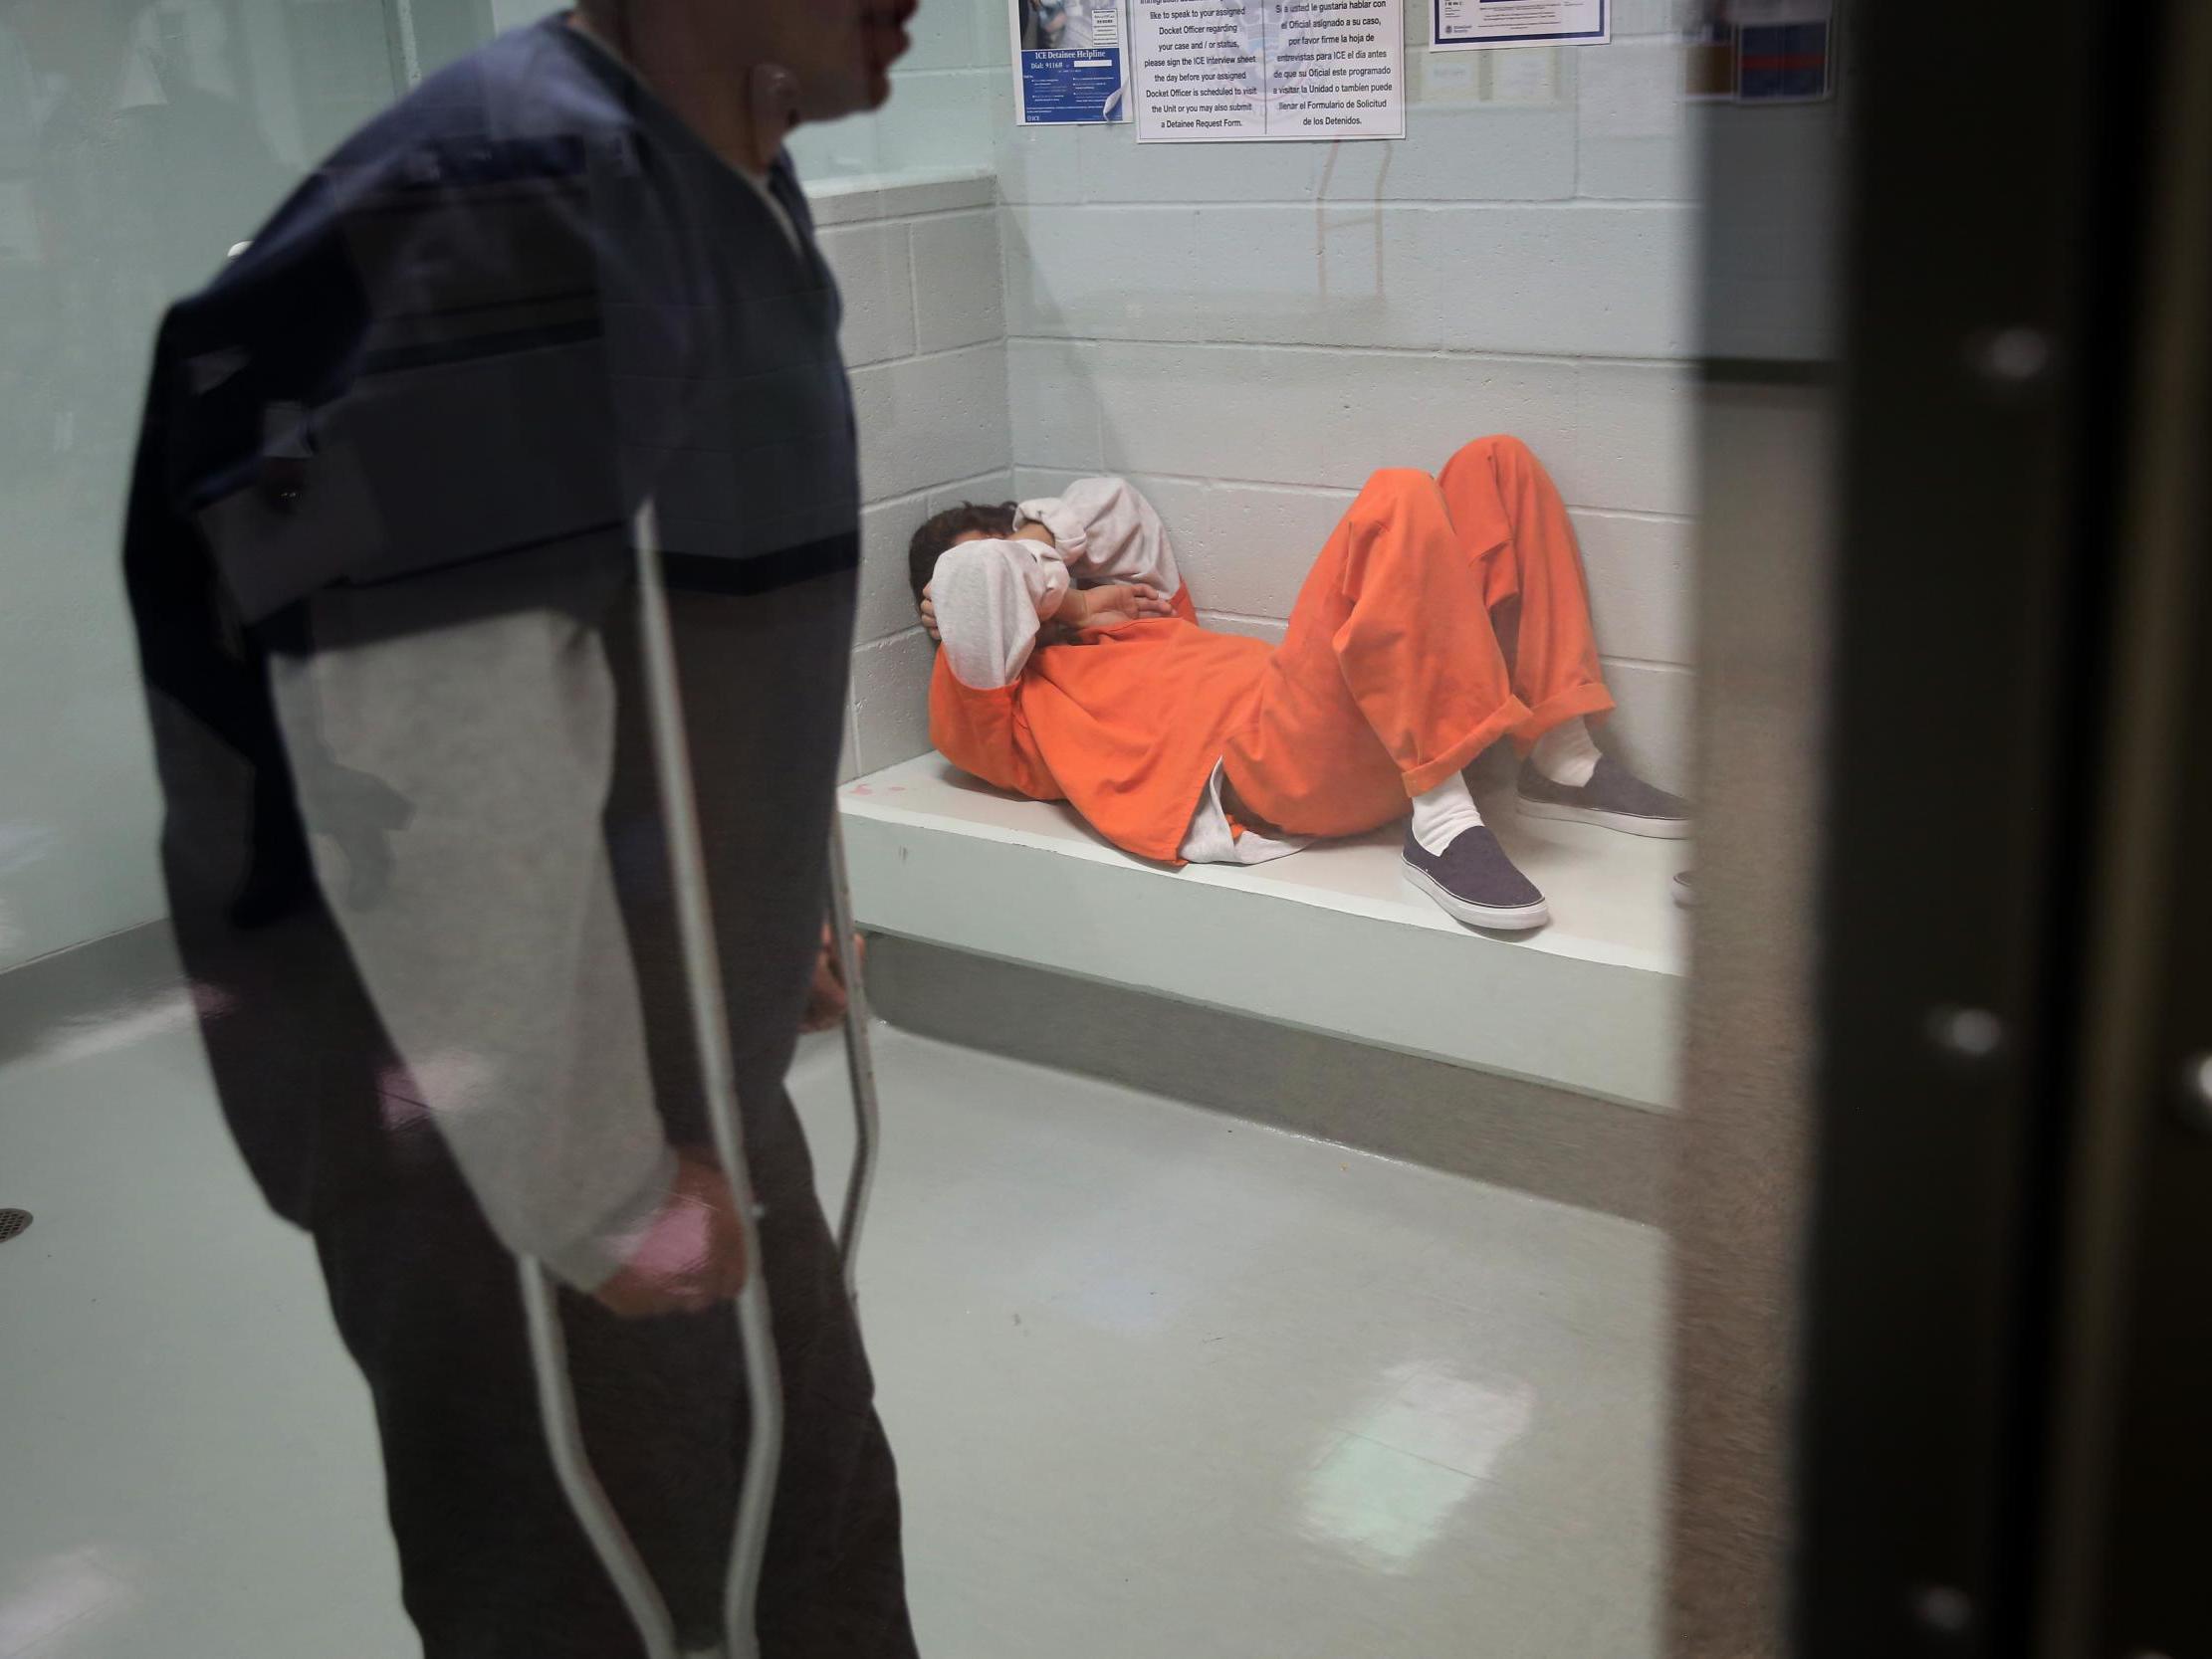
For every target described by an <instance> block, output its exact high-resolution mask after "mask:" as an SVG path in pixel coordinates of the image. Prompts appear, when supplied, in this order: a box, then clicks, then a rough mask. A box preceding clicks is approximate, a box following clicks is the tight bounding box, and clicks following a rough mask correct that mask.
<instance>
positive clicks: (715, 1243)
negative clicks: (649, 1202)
mask: <svg viewBox="0 0 2212 1659" xmlns="http://www.w3.org/2000/svg"><path fill="white" fill-rule="evenodd" d="M748 1267H749V1263H748V1262H747V1260H746V1252H745V1227H744V1224H743V1223H742V1222H741V1221H740V1219H739V1217H738V1198H737V1194H736V1193H734V1192H732V1191H731V1190H730V1179H729V1177H728V1176H727V1175H725V1174H723V1172H722V1166H721V1165H720V1164H718V1163H716V1162H714V1161H713V1160H712V1159H711V1158H707V1157H703V1156H701V1155H700V1154H699V1153H697V1152H678V1153H677V1154H676V1179H675V1180H674V1181H673V1182H672V1183H671V1184H670V1186H669V1188H668V1196H667V1197H665V1198H663V1199H662V1200H661V1207H660V1209H659V1211H658V1213H656V1214H655V1215H654V1217H653V1219H652V1221H651V1222H650V1223H649V1224H648V1225H647V1227H646V1229H645V1234H644V1236H643V1237H642V1238H640V1239H639V1240H638V1241H637V1245H636V1247H635V1248H634V1249H632V1250H631V1252H630V1259H629V1260H628V1261H627V1262H626V1263H625V1264H624V1265H623V1266H622V1268H621V1270H620V1271H619V1272H617V1273H616V1274H615V1276H614V1277H613V1278H611V1279H609V1280H608V1281H607V1282H606V1283H605V1284H603V1285H601V1286H600V1287H599V1288H598V1289H597V1290H596V1291H594V1292H593V1293H592V1295H593V1296H594V1297H595V1298H596V1299H597V1300H598V1302H599V1304H600V1305H601V1306H602V1307H604V1308H607V1309H609V1310H610V1311H612V1312H613V1313H615V1314H618V1315H620V1316H621V1317H622V1318H623V1319H656V1318H659V1317H660V1316H662V1315H665V1314H696V1313H700V1312H702V1311H704V1310H705V1309H708V1308H712V1307H714V1306H715V1305H716V1304H717V1303H721V1302H731V1301H735V1300H736V1299H737V1297H738V1295H739V1293H740V1292H742V1291H743V1290H744V1289H745V1281H746V1276H747V1271H748Z"/></svg>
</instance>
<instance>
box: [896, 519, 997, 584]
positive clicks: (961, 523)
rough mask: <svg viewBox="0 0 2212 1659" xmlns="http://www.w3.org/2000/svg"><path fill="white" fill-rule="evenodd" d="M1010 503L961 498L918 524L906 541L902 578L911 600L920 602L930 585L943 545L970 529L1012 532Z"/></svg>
mask: <svg viewBox="0 0 2212 1659" xmlns="http://www.w3.org/2000/svg"><path fill="white" fill-rule="evenodd" d="M1013 514H1014V504H1013V503H1012V502H1000V503H999V504H998V505H997V506H996V507H987V506H986V505H985V504H984V503H982V502H962V503H961V504H960V506H958V507H948V508H947V509H946V510H945V511H944V512H943V513H938V514H933V515H932V516H931V517H930V518H929V520H928V521H927V522H926V523H924V524H923V525H922V527H921V528H920V529H918V530H916V531H915V532H914V539H913V540H911V541H909V542H908V543H907V544H906V579H907V581H908V583H909V584H910V585H911V586H912V587H913V589H914V602H915V603H916V604H917V605H919V604H920V603H921V602H922V589H924V588H925V587H927V586H929V585H930V577H931V576H933V575H934V574H936V572H937V561H938V559H939V558H941V557H942V556H943V555H944V552H945V549H946V548H947V547H950V546H951V545H952V544H953V543H954V542H955V541H958V540H959V539H960V538H961V537H962V536H964V535H966V534H968V533H969V532H970V531H971V530H982V531H983V532H984V534H986V535H988V536H992V537H995V538H1000V539H1002V538H1004V537H1006V536H1009V535H1011V534H1013Z"/></svg>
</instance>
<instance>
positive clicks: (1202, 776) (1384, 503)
mask: <svg viewBox="0 0 2212 1659" xmlns="http://www.w3.org/2000/svg"><path fill="white" fill-rule="evenodd" d="M1057 533H1058V532H1057V530H1056V529H1055V534H1057ZM1124 573H1125V572H1123V571H1116V572H1115V574H1117V575H1120V574H1124ZM1167 574H1168V575H1169V576H1170V578H1171V580H1170V581H1165V582H1162V583H1161V585H1163V586H1173V587H1174V589H1175V591H1174V593H1173V598H1174V602H1175V606H1176V609H1177V612H1178V614H1177V615H1176V616H1174V617H1169V618H1148V619H1145V620H1141V621H1137V622H1132V623H1125V624H1122V625H1120V626H1118V627H1112V628H1104V629H1090V630H1086V631H1084V632H1083V633H1082V634H1080V635H1078V636H1077V638H1076V642H1075V643H1073V644H1064V645H1047V646H1042V647H1040V648H1037V649H1035V650H1033V651H1031V652H1030V653H1029V654H1028V656H1027V660H1026V661H1025V663H1023V664H1022V666H1021V668H1020V672H1019V673H1018V675H1017V676H1016V677H1015V678H1014V679H1012V680H1011V682H1010V683H1009V684H1005V685H1001V686H996V687H986V688H979V687H972V686H968V685H965V684H963V683H962V681H961V680H960V678H959V677H958V676H956V675H955V674H954V673H953V671H952V667H951V664H950V662H949V660H948V656H949V654H948V653H947V652H943V651H941V652H940V653H939V655H938V661H937V666H936V670H935V674H934V677H933V679H932V682H931V687H930V735H931V738H932V740H933V741H935V743H936V744H937V746H938V748H939V750H940V751H941V752H942V753H943V754H944V755H945V757H946V758H947V759H948V760H951V761H952V762H953V763H954V764H955V765H957V766H960V767H962V768H963V769H965V770H967V771H971V772H974V773H975V774H976V775H977V776H979V777H982V778H984V779H985V780H987V781H989V782H992V783H995V784H997V785H998V786H999V787H1001V788H1005V789H1010V790H1013V791H1015V792H1016V793H1019V794H1023V795H1028V796H1030V797H1032V798H1034V799H1037V800H1066V801H1068V802H1069V803H1070V804H1071V805H1073V806H1074V807H1075V808H1076V810H1077V811H1079V812H1081V813H1082V814H1083V816H1084V817H1085V818H1086V819H1088V820H1089V821H1090V823H1091V824H1092V825H1093V826H1094V827H1095V828H1096V829H1097V830H1098V831H1099V832H1100V833H1101V834H1103V835H1105V836H1106V837H1107V838H1108V839H1109V840H1111V841H1113V842H1114V843H1115V844H1116V845H1117V846H1119V847H1121V848H1123V849H1124V850H1126V851H1128V852H1131V853H1134V854H1136V855H1137V856H1139V857H1141V858H1149V859H1157V860H1161V861H1163V862H1168V863H1180V862H1182V854H1181V848H1182V846H1183V843H1184V839H1185V836H1186V832H1187V831H1188V830H1189V828H1190V826H1191V822H1192V817H1193V813H1194V811H1195V810H1196V809H1197V808H1198V807H1199V805H1200V803H1201V801H1202V798H1203V797H1204V796H1205V794H1206V791H1207V788H1208V784H1209V780H1210V778H1211V777H1212V775H1213V773H1214V770H1215V768H1216V767H1217V766H1219V767H1221V768H1222V770H1223V771H1224V772H1225V774H1226V778H1227V781H1228V784H1229V786H1230V788H1231V789H1232V790H1233V792H1234V795H1235V797H1236V799H1237V801H1238V802H1239V803H1240V804H1241V806H1242V808H1243V809H1244V811H1245V812H1246V813H1248V814H1249V815H1251V816H1253V817H1255V818H1257V819H1261V820H1264V821H1265V822H1266V823H1267V824H1269V825H1271V826H1273V827H1274V828H1276V829H1279V830H1281V831H1285V832H1287V833H1289V834H1291V835H1299V836H1340V835H1356V834H1359V833H1361V832H1363V831H1366V830H1370V829H1374V828H1377V827H1378V826H1380V825H1383V824H1387V823H1391V822H1393V821H1394V820H1396V819H1399V818H1402V817H1404V816H1405V815H1406V814H1407V812H1408V810H1409V808H1408V802H1409V801H1410V800H1411V799H1412V797H1413V796H1415V795H1419V794H1423V793H1426V792H1427V791H1428V790H1430V789H1433V788H1435V787H1436V786H1437V785H1438V784H1439V783H1441V782H1442V781H1443V780H1444V779H1445V778H1447V777H1449V776H1450V775H1451V774H1452V773H1454V772H1456V771H1458V770H1459V769H1460V768H1461V767H1463V766H1465V765H1466V764H1467V763H1468V762H1469V761H1470V760H1472V759H1473V758H1474V756H1475V755H1477V754H1478V753H1480V752H1481V751H1482V750H1483V749H1484V748H1486V747H1488V746H1489V745H1490V744H1491V743H1492V742H1494V741H1496V740H1497V739H1498V738H1499V737H1504V736H1510V737H1512V738H1513V739H1514V740H1515V741H1516V743H1518V744H1520V745H1521V746H1522V747H1523V748H1525V747H1526V746H1527V745H1529V744H1531V743H1533V742H1534V741H1535V740H1536V738H1537V737H1539V736H1541V735H1542V734H1543V733H1544V732H1545V731H1547V730H1549V729H1550V728H1551V727H1552V726H1557V725H1559V724H1560V723H1561V722H1563V721H1566V720H1569V719H1571V718H1573V717H1574V716H1577V715H1595V714H1600V713H1603V712H1604V711H1606V710H1608V709H1611V708H1612V707H1613V699H1612V697H1611V696H1610V695H1609V694H1608V693H1607V691H1606V688H1605V685H1604V682H1603V679H1602V678H1601V675H1600V672H1599V665H1598V653H1597V643H1596V640H1595V637H1594V636H1593V634H1592V632H1591V627H1590V607H1589V597H1588V590H1587V588H1586V586H1585V584H1584V580H1583V574H1582V564H1581V559H1580V557H1579V556H1578V554H1577V552H1576V549H1575V538H1574V530H1573V527H1572V526H1571V525H1570V524H1569V522H1568V519H1567V512H1566V508H1565V507H1564V506H1563V505H1562V503H1561V502H1560V499H1559V492H1558V490H1557V489H1556V488H1555V487H1554V486H1553V484H1552V482H1551V479H1550V477H1549V476H1548V475H1547V474H1546V473H1545V471H1544V469H1543V467H1542V465H1541V464H1540V463H1539V462H1538V461H1537V459H1536V457H1535V456H1534V455H1533V454H1532V453H1530V451H1529V449H1528V446H1527V445H1525V444H1523V443H1522V442H1521V441H1520V440H1519V439H1517V438H1507V437H1492V438H1478V439H1476V440H1475V441H1474V442H1472V443H1470V444H1467V445H1465V446H1464V447H1463V448H1461V449H1460V450H1459V452H1458V453H1457V454H1456V455H1454V456H1453V457H1452V458H1451V460H1450V462H1449V463H1448V464H1447V465H1446V466H1445V467H1444V470H1443V471H1442V473H1441V474H1439V475H1438V477H1436V478H1431V477H1430V476H1429V475H1428V474H1426V473H1422V472H1416V471H1412V470H1391V471H1385V472H1379V473H1377V474H1375V475H1374V477H1372V478H1371V479H1369V480H1368V482H1367V486H1366V488H1365V489H1363V490H1362V491H1361V492H1360V494H1359V497H1358V499H1357V500H1355V501H1354V502H1353V504H1352V506H1351V508H1350V510H1349V511H1348V512H1347V513H1346V514H1345V516H1344V518H1342V519H1341V520H1340V521H1339V523H1338V524H1337V527H1336V530H1335V531H1334V533H1332V534H1331V535H1330V537H1329V540H1328V543H1327V545H1326V546H1324V547H1323V548H1322V550H1321V555H1320V557H1319V558H1317V559H1316V560H1315V561H1314V565H1313V569H1312V572H1311V573H1310V574H1309V575H1308V576H1307V578H1306V583H1305V586H1304V588H1303V589H1302V590H1301V591H1300V593H1299V595H1298V601H1297V604H1296V606H1295V607H1294V608H1293V609H1292V611H1291V616H1290V628H1289V632H1288V634H1287V636H1286V637H1285V638H1284V640H1283V642H1282V644H1281V645H1280V646H1279V647H1275V648H1270V647H1268V646H1267V645H1266V644H1264V643H1263V642H1261V641H1257V640H1252V639H1247V638H1244V637H1243V636H1241V635H1234V634H1221V633H1216V632H1213V631H1211V630H1209V629H1206V628H1203V627H1201V626H1200V625H1199V624H1198V622H1197V620H1196V612H1195V610H1194V608H1193V605H1192V601H1191V597H1190V593H1189V590H1188V588H1184V587H1182V586H1181V585H1180V584H1179V583H1175V582H1173V581H1172V576H1173V566H1172V562H1170V563H1169V565H1168V568H1167ZM1507 606H1512V607H1513V608H1514V610H1516V611H1517V613H1518V614H1517V620H1518V627H1517V631H1516V642H1515V649H1514V651H1513V653H1512V656H1511V659H1510V661H1509V660H1508V657H1507V653H1506V651H1505V650H1504V648H1503V647H1502V646H1501V645H1500V642H1499V639H1498V632H1497V628H1496V626H1495V625H1494V622H1493V616H1494V614H1495V613H1497V612H1499V611H1500V610H1501V609H1503V608H1505V607H1507Z"/></svg>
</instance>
